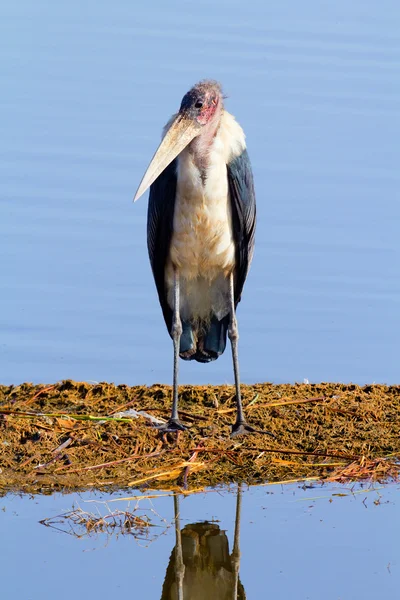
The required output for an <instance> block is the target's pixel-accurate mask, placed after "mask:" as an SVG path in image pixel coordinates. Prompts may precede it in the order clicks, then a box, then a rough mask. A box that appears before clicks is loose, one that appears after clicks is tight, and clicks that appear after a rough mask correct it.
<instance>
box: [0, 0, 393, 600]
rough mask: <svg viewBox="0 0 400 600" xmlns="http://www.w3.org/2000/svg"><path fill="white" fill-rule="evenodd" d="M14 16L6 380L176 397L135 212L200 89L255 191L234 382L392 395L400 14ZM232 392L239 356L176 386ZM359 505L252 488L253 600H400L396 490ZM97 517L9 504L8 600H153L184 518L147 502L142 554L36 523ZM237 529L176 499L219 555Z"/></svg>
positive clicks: (142, 7)
mask: <svg viewBox="0 0 400 600" xmlns="http://www.w3.org/2000/svg"><path fill="white" fill-rule="evenodd" d="M0 17H1V18H0V50H1V52H0V76H1V81H2V93H1V94H0V111H1V115H2V119H1V136H0V275H1V283H2V292H1V296H0V382H1V383H9V384H11V383H15V384H17V383H20V382H22V381H33V382H55V381H57V380H60V379H65V378H73V379H77V380H89V381H90V380H93V381H103V380H108V381H114V382H116V383H127V384H143V383H146V384H152V383H155V382H166V383H170V381H171V364H172V347H171V342H170V339H169V337H168V334H167V332H166V330H165V326H164V322H163V320H162V316H161V311H160V308H159V306H158V301H157V298H156V293H155V287H154V284H153V280H152V276H151V272H150V267H149V264H148V258H147V249H146V211H147V199H146V197H144V198H142V199H141V200H140V201H139V202H138V203H137V204H135V205H133V204H132V202H131V199H132V197H133V194H134V192H135V190H136V188H137V185H138V183H139V181H140V179H141V177H142V175H143V172H144V170H145V168H146V166H147V164H148V162H149V159H150V157H151V156H152V154H153V152H154V150H155V148H156V146H157V144H158V142H159V138H160V133H161V129H162V127H163V125H164V123H165V122H166V121H167V120H168V118H169V116H170V115H171V114H172V113H173V112H175V111H176V110H177V108H178V107H179V104H180V100H181V98H182V96H183V94H184V93H185V92H186V91H187V90H188V89H189V88H190V87H191V86H192V85H193V83H195V82H196V81H198V80H199V79H202V78H205V77H208V78H210V77H211V78H215V79H218V80H220V81H221V82H222V84H223V86H224V90H225V92H226V94H227V96H228V98H227V100H226V107H227V109H228V110H229V111H230V112H232V113H233V114H234V115H235V116H236V117H237V119H238V120H239V122H240V123H241V125H242V126H243V128H244V130H245V132H246V134H247V142H248V148H249V153H250V156H251V159H252V163H253V168H254V175H255V181H256V191H257V199H258V215H259V219H258V230H257V243H256V255H255V259H254V262H253V267H252V270H251V273H250V276H249V279H248V282H247V285H246V287H245V292H244V296H243V301H242V303H241V305H240V308H239V311H238V316H239V327H240V332H241V338H240V357H241V371H242V379H243V381H244V382H247V383H252V382H257V381H267V380H269V381H274V382H294V381H302V380H303V379H304V378H307V379H308V380H310V381H312V382H317V381H321V380H324V381H327V380H328V381H344V382H349V381H353V382H357V383H366V382H369V383H370V382H373V381H376V382H386V383H398V382H399V377H398V368H399V367H398V363H399V360H398V356H399V351H398V340H399V337H400V319H399V309H400V276H399V275H400V273H399V271H400V269H399V265H400V236H399V228H400V202H399V200H400V198H399V188H400V185H399V184H400V174H399V168H398V166H399V139H400V78H399V68H400V35H399V28H400V4H399V3H398V2H397V1H395V0H387V1H384V2H381V3H378V2H376V1H374V0H369V1H368V0H364V1H358V0H356V1H354V2H351V3H349V2H345V1H344V0H338V1H337V2H334V3H328V2H320V1H317V0H311V1H310V2H307V3H299V2H296V1H295V0H291V1H283V2H279V3H272V2H269V3H268V2H262V1H261V0H258V1H255V2H246V3H242V2H237V1H236V0H231V1H230V2H225V1H223V0H221V1H220V2H211V1H209V0H203V1H202V2H201V3H197V4H196V3H189V2H183V1H180V2H179V1H176V0H172V1H170V2H167V3H165V2H161V1H160V0H157V1H155V2H142V3H134V2H131V1H127V0H126V1H122V0H120V1H118V0H117V1H115V2H113V3H111V2H110V3H107V2H94V1H93V0H89V1H87V2H84V3H81V2H77V0H71V1H70V2H68V3H66V2H64V3H54V2H50V1H42V0H38V1H37V2H31V0H20V1H19V2H11V0H3V2H2V5H1V8H0ZM232 381H233V375H232V369H231V362H230V353H229V352H226V353H225V355H224V356H222V357H221V358H220V359H219V360H218V361H217V362H215V363H213V364H210V365H200V364H197V363H196V364H193V363H184V364H182V365H181V382H182V383H232ZM356 491H357V493H356V494H354V495H353V494H351V493H350V492H349V489H348V488H341V487H337V488H333V489H332V488H321V489H320V488H315V489H311V490H310V489H306V490H302V489H301V488H300V487H299V486H298V485H296V486H287V487H285V488H281V487H279V486H272V487H262V488H258V489H255V488H254V489H251V490H244V491H243V506H242V521H241V539H240V550H241V562H240V573H239V578H240V585H239V584H238V585H239V588H238V589H239V592H240V594H242V596H239V597H243V594H244V593H245V594H246V595H247V597H248V598H268V597H274V598H283V599H286V598H293V597H296V598H300V599H304V600H306V599H312V600H314V599H315V600H317V599H320V598H324V600H339V599H340V600H347V599H348V600H354V599H358V598H363V600H366V599H369V598H371V599H372V598H382V599H386V598H388V599H392V598H395V597H396V594H398V590H399V548H398V539H399V535H400V530H399V520H398V503H399V491H398V489H397V488H396V487H392V486H386V487H384V488H382V489H380V490H379V491H370V490H368V491H367V490H362V491H361V492H360V490H359V489H357V490H356ZM358 492H360V493H358ZM364 492H365V493H364ZM342 493H344V494H346V495H345V496H344V497H341V496H335V495H334V494H342ZM90 498H93V496H91V495H89V494H85V495H83V496H59V495H55V496H52V497H39V498H33V499H28V498H27V497H22V498H20V497H14V496H8V497H6V498H3V499H0V507H1V508H4V512H2V511H0V537H1V539H2V540H3V544H2V547H3V552H2V561H1V562H2V565H1V569H2V571H3V574H2V590H3V594H4V597H5V598H6V599H7V600H9V599H10V600H14V599H17V598H18V599H20V598H21V599H22V598H23V599H24V600H36V599H38V598H41V599H43V600H47V598H53V597H55V596H56V597H57V598H58V599H59V600H63V599H64V598H65V599H67V598H68V599H69V598H71V597H75V598H91V597H94V596H95V597H96V598H98V599H99V600H100V599H101V598H110V597H113V598H119V597H121V598H122V597H124V598H126V597H129V598H130V597H142V598H146V599H147V598H160V597H161V593H162V587H163V581H164V578H165V576H166V572H167V566H168V563H169V561H170V556H171V552H172V549H173V547H174V545H175V543H176V542H175V531H174V527H173V526H171V523H172V520H173V515H174V512H173V509H174V504H173V499H172V498H163V499H157V500H154V502H153V505H152V508H153V510H154V511H155V512H154V513H151V516H152V518H154V519H155V520H156V522H157V524H158V525H159V527H157V528H156V531H157V535H158V534H159V533H160V534H161V535H159V537H158V539H157V540H155V541H153V542H152V543H148V542H145V541H143V542H142V543H140V544H139V543H138V542H137V541H135V539H134V538H133V537H132V536H120V537H119V538H118V539H117V538H116V537H115V536H112V537H111V538H110V539H107V537H106V536H105V535H99V536H97V537H96V536H90V537H87V536H83V537H82V538H81V539H78V538H76V537H74V536H72V535H67V534H65V533H61V532H57V531H56V530H54V529H51V528H46V527H44V526H43V525H41V524H39V523H38V521H39V520H41V519H44V518H48V517H52V516H55V515H58V514H60V513H61V512H63V511H65V510H70V509H71V508H72V506H73V505H74V504H75V506H76V504H77V503H79V505H80V506H84V507H85V508H84V509H85V510H87V506H88V505H86V504H84V502H85V501H86V500H88V499H90ZM114 498H115V496H114ZM97 499H100V500H101V499H102V500H105V499H108V497H107V498H105V497H100V496H97ZM146 502H147V501H146ZM121 504H122V505H121V506H120V505H119V503H118V508H123V509H126V506H127V502H126V501H125V504H124V502H122V503H121ZM90 506H93V505H90ZM112 506H113V507H114V504H113V505H112ZM131 507H132V505H131ZM93 510H96V509H95V508H93ZM235 510H236V492H235V490H234V489H232V490H231V491H230V492H229V493H228V492H224V493H215V492H210V493H208V494H205V495H201V496H196V497H189V498H186V499H182V500H181V503H180V513H181V529H182V528H184V527H185V526H188V525H189V524H193V523H199V522H202V521H204V520H208V521H210V520H214V521H215V523H214V525H215V526H216V527H217V526H218V527H220V528H221V532H220V534H218V536H217V535H216V536H215V539H217V540H219V542H220V544H222V546H223V548H224V552H225V554H224V556H225V555H227V546H226V544H227V543H228V542H229V552H230V553H231V552H232V548H233V535H234V523H235ZM155 513H156V514H157V515H159V516H156V514H155ZM157 519H158V520H157ZM162 519H165V521H163V520H162ZM165 523H168V524H169V526H168V527H167V526H166V525H165ZM215 531H216V530H215V529H214V532H215ZM223 531H226V536H227V538H224V537H223V536H224V535H225V534H224V533H223ZM193 535H194V534H193ZM222 546H221V547H222ZM221 552H222V551H221ZM225 558H226V556H225ZM221 560H222V559H221ZM227 577H228V579H229V577H231V575H229V574H228V575H227ZM203 589H206V588H205V587H204V588H203ZM201 597H202V596H199V598H201ZM206 597H207V598H210V597H212V596H211V595H209V594H208V595H207V596H206ZM193 598H194V599H195V597H194V596H193Z"/></svg>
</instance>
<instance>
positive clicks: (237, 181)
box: [227, 150, 256, 306]
mask: <svg viewBox="0 0 400 600" xmlns="http://www.w3.org/2000/svg"><path fill="white" fill-rule="evenodd" d="M227 170H228V182H229V194H230V200H231V208H232V229H233V239H234V241H235V247H236V256H235V258H236V268H235V306H236V305H237V303H238V302H240V297H241V294H242V290H243V286H244V282H245V281H246V277H247V273H248V271H249V268H250V263H251V259H252V258H253V251H254V234H255V229H256V196H255V192H254V182H253V173H252V170H251V164H250V159H249V155H248V153H247V150H244V151H243V152H242V154H241V155H240V156H238V157H237V158H235V159H233V160H232V161H231V162H230V163H229V164H228V165H227Z"/></svg>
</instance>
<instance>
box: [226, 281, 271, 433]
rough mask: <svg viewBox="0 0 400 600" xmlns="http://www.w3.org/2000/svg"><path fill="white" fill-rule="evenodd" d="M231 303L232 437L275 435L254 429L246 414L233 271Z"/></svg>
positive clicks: (230, 290)
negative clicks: (243, 402) (233, 389)
mask: <svg viewBox="0 0 400 600" xmlns="http://www.w3.org/2000/svg"><path fill="white" fill-rule="evenodd" d="M229 305H230V322H229V328H228V336H229V339H230V341H231V346H232V361H233V373H234V375H235V387H236V422H235V424H234V425H232V433H231V437H235V436H237V435H245V434H247V433H265V434H267V435H271V436H272V437H275V436H274V434H273V433H271V432H270V431H261V430H259V429H254V427H251V426H250V425H249V424H248V423H247V421H246V418H245V416H244V413H243V407H242V396H241V392H240V376H239V357H238V340H239V330H238V325H237V319H236V311H235V295H234V283H233V273H231V275H230V279H229Z"/></svg>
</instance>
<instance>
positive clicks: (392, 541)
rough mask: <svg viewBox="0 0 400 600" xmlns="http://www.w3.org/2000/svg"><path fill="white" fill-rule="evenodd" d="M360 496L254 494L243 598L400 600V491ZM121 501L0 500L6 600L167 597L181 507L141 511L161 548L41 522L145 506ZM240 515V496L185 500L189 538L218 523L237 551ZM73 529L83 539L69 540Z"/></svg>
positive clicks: (152, 504)
mask: <svg viewBox="0 0 400 600" xmlns="http://www.w3.org/2000/svg"><path fill="white" fill-rule="evenodd" d="M353 491H354V492H355V493H354V494H353V493H352V491H351V490H350V488H349V487H347V488H343V487H327V486H324V487H323V488H312V489H304V490H303V489H301V488H300V487H299V486H298V485H292V486H285V487H281V486H276V485H274V486H269V487H260V488H251V489H250V490H248V491H245V493H244V496H243V504H242V510H241V522H240V548H239V549H240V566H239V579H240V581H241V584H242V585H243V588H244V591H245V593H246V594H247V596H246V597H247V598H249V599H250V598H260V599H261V598H282V600H286V599H289V598H299V600H320V599H321V598H324V600H338V599H340V600H354V599H355V598H357V599H358V598H363V599H364V600H374V599H376V598H381V599H382V600H392V599H393V598H397V597H398V589H399V584H400V561H399V558H400V554H399V547H398V540H399V535H400V524H399V519H398V499H399V491H398V489H396V488H394V487H386V488H385V489H382V488H379V487H378V488H377V489H375V491H374V490H373V489H364V490H359V489H354V490H353ZM338 494H344V496H340V495H338ZM115 498H116V496H114V497H109V496H99V495H97V496H94V495H93V494H84V495H82V496H77V495H72V496H60V495H54V496H51V497H42V498H40V500H39V501H38V499H37V498H33V499H31V500H28V499H27V498H23V499H21V498H19V497H7V498H5V499H4V498H3V499H0V508H2V509H3V510H1V511H0V530H1V533H2V539H3V540H4V539H6V540H7V551H6V552H3V553H2V561H1V571H2V590H3V594H4V596H3V597H4V598H5V599H7V600H13V599H14V598H15V599H17V598H18V599H19V598H24V600H39V599H41V600H43V599H46V600H47V598H54V597H57V598H58V600H69V599H70V598H71V597H74V598H93V597H95V598H97V599H98V600H103V599H104V600H105V599H107V598H132V597H134V598H137V597H140V598H146V600H147V599H149V600H150V599H151V600H152V599H157V598H158V599H159V598H160V597H161V590H162V586H163V582H164V579H165V576H166V570H167V565H168V562H169V560H170V556H171V552H172V550H173V548H174V546H175V543H176V538H175V531H174V526H173V518H174V508H173V499H172V498H168V497H167V498H159V499H155V500H152V501H146V500H144V501H141V502H140V504H139V512H138V514H139V515H141V516H143V515H144V514H147V515H148V516H149V517H150V519H151V521H152V522H153V524H154V525H155V527H154V531H153V530H152V531H151V534H150V535H151V539H152V541H150V540H149V541H146V540H143V539H141V540H137V539H135V537H134V536H131V535H117V532H115V533H114V534H111V535H107V534H91V535H87V534H85V532H84V530H82V529H79V528H76V529H74V528H73V527H72V526H71V523H69V522H67V523H66V524H65V523H63V522H62V519H61V518H58V522H57V523H56V524H55V527H58V528H59V529H52V528H50V527H44V526H43V525H41V524H40V523H39V521H40V520H43V519H50V518H53V519H54V518H55V517H58V516H59V515H60V514H62V513H64V512H66V511H70V510H71V509H72V508H73V507H74V508H75V509H76V508H78V507H79V508H80V509H82V510H84V511H88V512H91V513H93V514H95V515H96V514H99V513H100V514H102V515H104V514H107V513H109V512H110V511H114V510H116V509H117V508H118V509H120V510H131V511H132V510H133V509H134V507H135V506H136V501H135V500H133V501H131V502H130V503H129V502H128V501H126V500H124V501H121V502H113V500H115ZM87 500H97V503H92V502H87ZM109 500H111V502H108V501H109ZM101 502H108V505H107V506H104V505H103V504H101ZM235 512H236V492H235V489H234V488H232V489H231V491H230V493H228V492H227V491H225V492H224V491H220V492H219V493H215V492H209V493H207V494H201V495H199V496H190V497H188V498H184V499H182V498H181V500H180V506H179V516H180V529H183V528H184V527H185V526H188V525H189V524H192V523H198V522H201V521H204V520H206V521H212V522H213V525H214V527H215V526H218V527H219V528H220V530H221V533H222V532H225V534H226V536H227V538H228V543H229V553H232V549H233V536H234V529H235ZM61 529H64V530H66V531H67V532H68V533H64V532H62V531H60V530H61ZM73 531H75V533H76V534H80V535H81V537H80V538H78V537H76V535H75V536H74V535H72V533H73ZM217 556H218V555H217ZM184 559H185V556H184ZM187 568H189V566H187ZM218 573H220V571H219V572H217V574H215V571H214V577H215V580H217V579H218V577H220V575H219V574H218ZM195 591H197V594H198V595H196V594H195ZM203 593H204V595H203ZM171 597H172V598H174V596H171ZM175 597H176V596H175ZM226 597H228V596H226ZM198 598H199V599H202V600H204V599H206V600H207V599H209V598H217V596H216V595H213V593H212V590H210V589H208V590H201V589H200V590H199V588H198V587H197V588H195V589H194V588H193V587H192V588H191V595H188V594H186V596H184V600H197V599H198ZM221 598H222V596H221ZM229 598H232V596H229Z"/></svg>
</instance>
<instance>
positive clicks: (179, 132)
mask: <svg viewBox="0 0 400 600" xmlns="http://www.w3.org/2000/svg"><path fill="white" fill-rule="evenodd" d="M200 129H201V125H199V124H198V123H196V121H193V120H192V119H188V118H187V117H185V116H183V115H180V114H179V115H178V116H177V117H176V119H175V120H174V121H173V123H172V125H171V127H170V128H169V129H168V131H167V133H166V134H165V136H164V138H163V140H162V142H161V144H160V145H159V146H158V148H157V150H156V153H155V154H154V156H153V158H152V160H151V163H150V164H149V166H148V167H147V171H146V173H145V174H144V176H143V179H142V181H141V182H140V185H139V187H138V190H137V192H136V194H135V197H134V199H133V201H134V202H136V200H138V199H139V198H140V196H141V195H142V194H144V192H145V191H146V190H147V188H148V187H150V186H151V184H152V183H153V181H155V180H156V179H157V177H158V176H159V175H160V174H161V173H162V172H163V171H164V169H166V168H167V167H168V165H169V164H170V163H171V162H172V161H173V160H174V158H176V157H177V156H178V154H179V153H180V152H182V150H183V149H184V148H186V146H187V145H188V144H190V142H191V141H192V139H193V138H195V137H196V135H198V134H199V131H200Z"/></svg>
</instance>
